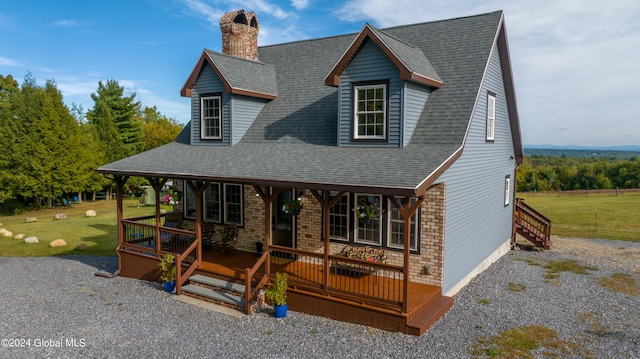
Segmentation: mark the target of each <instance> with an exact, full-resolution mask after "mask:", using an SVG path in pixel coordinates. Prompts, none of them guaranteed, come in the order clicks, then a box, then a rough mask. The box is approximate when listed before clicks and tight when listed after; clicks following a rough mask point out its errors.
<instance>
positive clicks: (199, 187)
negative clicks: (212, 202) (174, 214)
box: [186, 181, 209, 266]
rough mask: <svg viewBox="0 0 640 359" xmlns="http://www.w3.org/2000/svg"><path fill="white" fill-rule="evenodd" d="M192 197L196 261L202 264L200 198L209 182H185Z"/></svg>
mask: <svg viewBox="0 0 640 359" xmlns="http://www.w3.org/2000/svg"><path fill="white" fill-rule="evenodd" d="M186 182H187V185H188V186H189V188H191V191H193V195H194V196H195V197H196V229H195V232H196V243H198V247H197V249H196V257H197V260H198V261H199V262H200V264H202V197H203V194H204V191H205V190H206V189H207V187H208V186H209V182H204V181H195V182H192V181H186ZM200 264H199V265H198V266H200Z"/></svg>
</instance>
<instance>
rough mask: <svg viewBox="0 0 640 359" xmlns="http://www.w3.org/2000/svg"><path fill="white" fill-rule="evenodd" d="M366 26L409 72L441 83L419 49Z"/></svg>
mask: <svg viewBox="0 0 640 359" xmlns="http://www.w3.org/2000/svg"><path fill="white" fill-rule="evenodd" d="M367 26H369V27H370V28H371V30H372V32H373V33H375V34H376V36H378V38H380V40H381V41H382V42H383V43H384V44H385V45H386V46H387V47H388V48H389V49H390V50H391V51H392V52H393V53H394V54H395V55H396V56H397V57H398V59H399V60H400V61H402V63H403V64H404V65H405V66H406V67H407V69H408V70H409V71H411V72H413V73H416V74H418V75H422V76H424V77H427V78H430V79H432V80H435V81H437V82H440V83H442V79H441V78H440V76H439V75H438V73H437V72H436V70H435V69H434V68H433V65H431V62H430V61H429V59H428V58H427V56H426V55H425V54H424V52H423V51H422V50H421V49H420V48H418V47H416V46H413V45H410V44H408V43H406V42H404V41H402V40H400V39H398V38H396V37H394V36H391V35H390V34H389V33H387V32H385V31H381V30H378V29H376V28H375V27H373V26H371V25H367Z"/></svg>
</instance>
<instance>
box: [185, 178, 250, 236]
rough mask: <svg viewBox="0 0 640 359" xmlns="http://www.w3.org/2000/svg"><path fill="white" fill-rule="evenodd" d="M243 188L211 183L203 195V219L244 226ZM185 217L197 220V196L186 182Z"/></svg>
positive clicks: (236, 185)
mask: <svg viewBox="0 0 640 359" xmlns="http://www.w3.org/2000/svg"><path fill="white" fill-rule="evenodd" d="M243 192H244V191H243V188H242V185H239V184H231V183H224V184H220V183H210V184H209V186H208V187H207V189H206V190H205V191H204V193H203V198H202V199H203V214H202V216H203V217H204V218H203V219H204V220H205V221H209V222H216V223H226V224H235V225H237V226H242V225H243V220H244V216H243V213H244V212H243V202H244V201H243V198H244V197H243V196H244V194H243ZM184 193H185V196H184V217H185V218H190V219H194V220H195V219H196V196H195V194H194V193H193V191H191V187H189V186H188V185H187V183H186V181H185V184H184Z"/></svg>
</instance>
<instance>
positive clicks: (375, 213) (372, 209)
mask: <svg viewBox="0 0 640 359" xmlns="http://www.w3.org/2000/svg"><path fill="white" fill-rule="evenodd" d="M353 211H354V212H355V213H356V217H357V218H358V221H359V222H360V224H361V225H364V224H368V223H369V222H371V219H373V218H378V217H380V208H378V203H377V202H369V201H367V200H366V198H360V201H358V205H357V206H356V207H355V208H354V209H353Z"/></svg>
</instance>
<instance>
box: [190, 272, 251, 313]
mask: <svg viewBox="0 0 640 359" xmlns="http://www.w3.org/2000/svg"><path fill="white" fill-rule="evenodd" d="M245 291H246V288H245V285H244V284H240V283H234V282H230V281H227V280H223V279H219V278H213V277H208V276H205V275H202V274H195V275H192V276H190V277H189V284H187V285H183V286H182V294H185V295H187V296H190V297H193V298H196V299H200V300H205V301H207V302H212V303H215V304H220V305H224V306H226V307H230V308H233V309H237V310H239V311H241V312H245V303H244V302H245V299H244V298H245ZM253 304H255V303H252V306H253Z"/></svg>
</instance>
